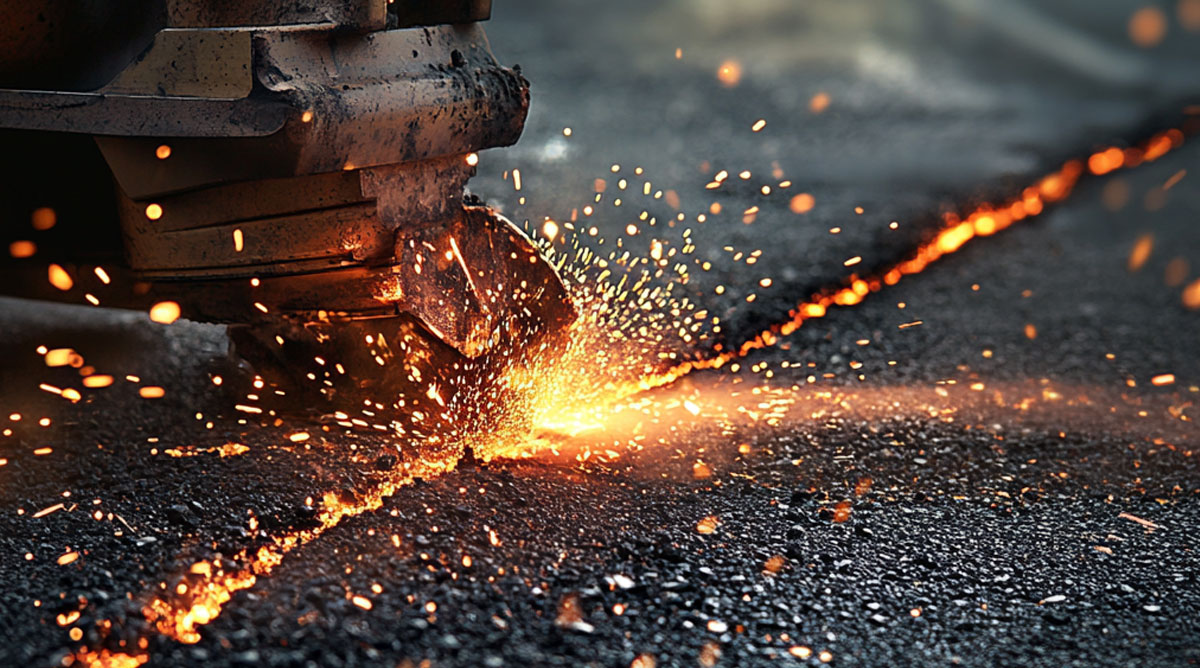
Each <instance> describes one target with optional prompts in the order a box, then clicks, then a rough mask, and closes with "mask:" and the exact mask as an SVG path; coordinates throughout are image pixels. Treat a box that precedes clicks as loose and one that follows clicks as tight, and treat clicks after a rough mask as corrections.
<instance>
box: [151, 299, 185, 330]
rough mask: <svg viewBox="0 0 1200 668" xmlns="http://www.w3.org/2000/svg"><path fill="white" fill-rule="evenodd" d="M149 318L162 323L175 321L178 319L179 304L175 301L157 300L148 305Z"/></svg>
mask: <svg viewBox="0 0 1200 668" xmlns="http://www.w3.org/2000/svg"><path fill="white" fill-rule="evenodd" d="M150 319H151V320H153V321H154V322H157V323H160V324H163V325H169V324H171V323H173V322H175V321H176V320H178V319H179V304H177V303H175V302H158V303H157V304H155V305H154V306H151V307H150Z"/></svg>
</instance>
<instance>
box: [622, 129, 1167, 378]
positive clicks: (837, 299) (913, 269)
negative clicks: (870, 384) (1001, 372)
mask: <svg viewBox="0 0 1200 668" xmlns="http://www.w3.org/2000/svg"><path fill="white" fill-rule="evenodd" d="M1182 143H1183V133H1182V132H1180V131H1179V130H1175V129H1170V130H1166V131H1164V132H1161V133H1159V134H1156V135H1154V136H1153V137H1151V138H1150V139H1149V140H1148V141H1147V142H1146V143H1145V144H1144V145H1143V148H1142V149H1129V150H1128V151H1126V152H1123V153H1122V156H1125V153H1127V152H1137V153H1140V154H1141V155H1140V160H1137V161H1133V162H1131V161H1129V160H1127V159H1124V157H1123V164H1116V165H1115V166H1113V167H1112V169H1119V168H1121V167H1132V166H1134V165H1136V164H1140V163H1141V162H1150V161H1152V160H1156V159H1158V158H1160V157H1162V156H1163V155H1165V154H1166V153H1167V152H1168V151H1170V150H1171V149H1173V148H1177V147H1178V146H1180V145H1181V144H1182ZM1111 150H1112V149H1107V150H1105V151H1101V152H1099V153H1096V154H1093V155H1092V156H1091V158H1089V160H1088V162H1089V163H1096V162H1098V161H1099V160H1100V159H1098V158H1097V156H1108V155H1109V151H1111ZM1118 150H1119V149H1118ZM1105 164H1106V166H1107V163H1105ZM1107 171H1111V170H1107ZM1083 172H1084V162H1083V161H1079V160H1071V161H1069V162H1067V163H1066V164H1064V165H1063V166H1062V167H1061V168H1060V169H1059V170H1058V171H1055V172H1053V173H1051V174H1049V175H1047V176H1045V177H1043V178H1042V179H1041V180H1039V181H1038V182H1037V183H1035V184H1034V185H1032V186H1030V187H1028V188H1025V189H1024V190H1023V191H1022V192H1021V195H1020V197H1016V198H1013V199H1012V200H1010V201H1009V202H1008V203H1007V204H1005V205H1003V206H994V205H987V204H985V205H982V206H980V207H978V208H977V209H975V210H974V211H972V212H971V213H970V214H968V215H967V216H966V218H963V219H960V218H959V217H958V216H956V215H954V214H947V215H946V217H945V222H946V227H943V228H942V230H941V231H940V232H938V233H937V235H936V236H935V237H934V238H933V239H932V240H930V241H928V242H926V243H924V244H922V245H921V246H919V247H918V248H917V250H916V251H915V252H914V253H913V254H912V255H911V256H909V258H908V259H907V260H904V261H902V262H900V263H898V264H896V265H893V266H892V267H889V268H887V269H885V270H883V271H881V272H879V273H877V274H876V275H874V276H870V277H867V278H860V277H859V276H858V275H857V274H852V275H851V276H850V278H849V279H848V283H849V285H845V286H842V287H836V288H830V289H827V290H823V291H820V292H818V293H817V294H815V295H814V296H813V297H812V298H811V300H810V301H807V302H801V303H800V304H797V305H796V307H795V308H793V309H792V310H791V311H790V312H789V314H788V315H789V318H788V319H787V320H785V321H783V322H778V323H775V324H772V325H771V326H770V327H768V328H767V329H765V330H763V331H761V332H759V333H758V334H757V335H755V336H754V337H752V338H750V339H748V340H746V341H744V342H743V343H742V344H741V345H740V346H738V347H737V348H734V349H731V350H727V351H725V352H722V353H719V354H717V355H714V356H712V357H708V358H702V359H697V360H689V361H685V362H682V363H680V364H677V365H675V366H673V367H671V368H669V369H667V370H666V371H664V372H661V373H657V374H650V375H647V376H645V377H644V378H642V379H640V380H638V381H637V382H635V383H632V384H629V385H627V386H626V387H624V388H622V391H621V392H620V393H619V394H620V396H622V397H624V396H629V395H632V394H637V393H638V392H642V391H645V390H650V389H653V388H656V387H662V386H664V385H669V384H671V383H673V382H675V381H676V380H678V379H680V378H682V377H683V376H686V375H687V374H689V373H691V372H693V371H697V370H701V369H719V368H721V367H722V366H724V365H725V364H727V363H729V362H731V361H733V360H736V359H740V358H742V357H745V356H746V355H748V354H750V353H751V352H754V351H756V350H761V349H763V348H769V347H771V346H774V345H775V344H776V343H777V342H778V340H779V338H780V337H781V336H788V335H790V334H792V333H793V332H795V331H796V330H797V329H799V328H800V327H801V325H803V324H804V323H805V322H806V321H808V320H815V319H817V318H821V317H824V315H825V314H826V313H827V311H828V309H829V307H831V306H853V305H855V304H858V303H859V302H861V301H862V300H863V298H864V297H866V296H867V295H868V294H870V293H873V292H878V291H880V290H882V289H883V288H884V287H885V286H890V285H895V284H896V283H899V282H900V279H901V278H903V277H905V276H911V275H913V274H919V273H921V272H922V271H924V270H925V268H926V267H928V266H929V265H930V264H933V263H934V262H936V261H938V260H939V259H941V258H942V257H944V256H946V255H949V254H951V253H954V252H955V251H957V250H959V249H960V248H962V247H963V246H964V245H966V244H967V243H968V242H970V241H971V240H972V239H974V238H976V237H981V236H989V235H991V234H995V233H996V232H999V231H1001V230H1004V229H1007V228H1008V227H1010V226H1011V225H1013V224H1014V223H1016V222H1019V221H1021V220H1024V219H1026V218H1032V217H1034V216H1037V215H1038V214H1040V213H1042V211H1043V210H1044V209H1045V206H1046V205H1047V204H1053V203H1055V202H1058V201H1061V200H1062V199H1064V198H1066V196H1067V195H1069V194H1070V193H1071V190H1072V189H1073V188H1074V187H1075V184H1076V183H1077V182H1078V180H1079V177H1080V176H1082V175H1083Z"/></svg>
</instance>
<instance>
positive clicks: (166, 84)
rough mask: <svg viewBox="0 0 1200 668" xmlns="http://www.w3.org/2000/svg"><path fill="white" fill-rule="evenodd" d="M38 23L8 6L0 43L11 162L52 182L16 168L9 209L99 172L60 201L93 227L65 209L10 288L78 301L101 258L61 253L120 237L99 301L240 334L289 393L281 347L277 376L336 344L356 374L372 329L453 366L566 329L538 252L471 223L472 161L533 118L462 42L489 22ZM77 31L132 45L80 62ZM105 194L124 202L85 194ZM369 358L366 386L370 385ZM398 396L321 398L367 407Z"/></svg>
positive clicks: (207, 18) (413, 5)
mask: <svg viewBox="0 0 1200 668" xmlns="http://www.w3.org/2000/svg"><path fill="white" fill-rule="evenodd" d="M32 5H36V6H37V7H38V8H40V10H41V14H31V13H30V12H28V11H26V9H27V7H26V5H25V4H23V3H16V2H15V0H0V8H4V7H8V8H11V9H13V10H14V11H16V13H15V14H12V15H13V16H16V17H17V18H18V20H17V21H16V22H15V23H11V22H10V23H8V24H4V25H0V42H3V41H4V39H3V38H5V37H9V38H11V39H10V40H9V42H8V43H7V44H8V46H7V47H6V46H2V45H0V147H2V148H6V149H7V150H8V152H9V156H10V160H9V162H10V163H12V164H20V163H21V159H22V156H26V157H28V158H29V161H30V162H29V164H45V165H46V166H47V167H46V168H44V169H35V170H29V169H27V170H25V172H26V173H22V172H21V170H19V169H15V168H14V169H12V170H9V171H11V172H12V173H11V174H9V175H7V176H11V178H10V179H7V180H6V181H7V182H6V183H4V184H0V188H2V189H5V190H7V191H8V192H6V193H3V194H5V195H12V197H6V198H5V202H3V203H2V204H0V207H4V208H6V209H8V210H9V211H10V212H13V213H15V215H12V216H11V217H12V218H13V219H14V220H28V215H29V211H30V210H32V208H33V207H36V206H51V207H54V206H56V202H55V201H53V200H54V199H55V197H56V196H57V197H63V196H66V194H67V193H65V192H61V193H58V192H56V191H54V190H53V189H52V188H47V187H45V184H46V183H47V182H48V181H50V180H51V179H52V177H51V176H50V174H51V173H53V172H54V171H56V170H57V168H56V165H58V164H62V163H63V162H69V163H71V164H79V165H87V166H88V167H87V168H86V169H83V168H80V169H77V170H75V171H77V172H78V178H77V179H75V180H74V181H73V182H72V185H73V186H74V187H76V188H78V190H79V192H80V193H81V194H84V193H86V194H87V196H89V197H92V198H93V199H94V201H95V203H96V205H95V207H93V208H92V209H91V210H86V211H83V210H80V208H79V207H75V206H72V205H62V206H60V207H59V208H60V209H61V210H62V211H63V213H64V214H65V215H64V216H63V217H62V218H61V219H60V220H59V221H58V227H57V228H56V230H55V232H54V234H55V235H57V239H59V240H60V241H63V242H64V244H63V245H59V246H52V247H50V249H49V252H46V253H45V254H40V255H39V256H38V257H37V258H34V259H33V260H32V261H31V260H21V262H24V263H26V264H25V265H21V267H20V268H23V269H28V266H27V265H28V264H29V263H30V262H33V263H34V266H38V267H42V268H44V267H45V266H46V265H45V262H46V261H47V260H52V261H57V262H60V263H61V264H62V266H63V267H64V268H65V269H66V270H67V272H68V274H69V275H72V276H74V277H76V278H77V279H78V280H79V281H80V283H83V282H84V280H85V276H84V271H83V270H84V269H85V268H86V267H88V266H90V264H89V261H90V260H91V259H92V256H93V255H94V253H93V252H92V251H94V250H95V248H94V247H91V248H84V247H78V248H74V249H72V248H71V247H70V243H69V242H70V239H71V238H72V236H73V235H80V236H86V235H82V234H81V232H82V231H84V230H91V229H94V228H101V227H102V228H105V229H114V228H117V227H118V221H119V229H120V237H121V240H122V245H123V248H124V260H123V262H122V263H121V264H122V266H116V265H113V264H109V265H108V266H107V267H106V271H107V272H109V273H111V274H112V275H114V276H117V277H120V280H119V281H114V283H115V282H123V285H120V286H117V285H109V284H108V283H105V285H104V286H92V287H93V291H92V292H89V294H93V297H95V295H97V294H98V295H100V299H103V300H106V301H103V303H105V304H109V305H133V306H144V305H145V304H148V303H151V302H152V301H155V300H160V299H168V298H169V299H174V300H176V301H178V302H179V303H180V305H181V307H182V309H183V313H184V315H185V317H191V318H195V319H200V320H208V321H217V322H226V323H233V324H236V325H239V326H238V327H235V328H234V329H235V330H236V338H238V339H239V340H240V341H241V346H242V347H243V348H244V349H246V350H247V351H253V352H250V353H248V355H249V356H250V357H253V358H257V359H258V360H259V363H260V364H261V365H263V366H264V367H272V366H274V367H277V368H278V369H283V370H285V372H286V367H287V366H288V364H287V362H286V361H285V360H284V359H283V358H280V357H279V353H280V350H276V349H272V345H274V346H275V347H276V348H280V349H282V348H283V347H282V346H281V344H280V343H279V342H280V340H283V341H286V342H288V346H287V348H288V350H289V351H290V352H289V355H291V354H299V351H301V350H306V347H307V346H309V345H310V344H311V345H318V344H322V345H323V344H325V343H328V342H331V341H332V342H338V341H341V342H342V343H343V345H340V346H335V348H337V349H338V350H339V352H340V353H341V354H345V355H346V357H347V359H351V358H356V356H357V355H359V352H352V348H353V347H354V345H357V344H356V343H352V342H359V341H360V339H361V337H360V336H359V335H360V334H361V331H360V330H362V329H363V328H364V327H366V325H364V324H363V323H367V322H369V323H371V325H370V328H375V329H379V328H383V329H384V330H387V332H384V339H385V340H391V341H392V345H393V346H394V347H407V348H410V349H412V350H423V351H425V352H423V353H419V354H417V353H414V354H417V356H418V357H421V356H425V357H430V356H432V355H433V353H432V352H429V351H434V350H436V351H440V352H439V353H438V354H439V355H442V354H447V355H450V354H451V353H452V355H451V357H453V356H458V357H457V358H456V359H457V360H458V361H455V362H450V363H449V364H450V366H455V365H458V366H462V364H465V361H469V360H471V359H472V358H481V359H482V358H485V357H487V356H488V352H489V350H490V349H491V348H493V347H494V346H496V345H497V344H498V342H501V341H504V342H506V344H513V345H515V344H519V343H521V342H522V341H527V340H532V339H535V338H537V335H538V333H539V332H540V331H542V330H543V329H548V328H551V327H557V326H561V324H562V323H564V322H568V321H569V320H571V319H572V318H573V316H574V313H573V311H572V309H571V306H570V304H569V300H568V299H567V296H566V293H565V291H564V289H563V286H562V284H561V282H560V281H559V279H558V277H557V276H556V274H555V272H554V271H553V269H552V268H550V267H549V266H548V265H547V264H546V263H545V261H544V260H542V258H541V257H540V255H539V254H538V252H537V250H536V248H535V247H534V246H533V245H532V244H531V242H530V241H529V240H528V239H527V238H525V237H524V235H522V234H521V233H520V231H519V230H517V229H516V228H515V227H513V226H512V224H511V223H509V222H508V221H505V220H503V219H502V218H498V217H495V216H493V215H492V214H491V213H490V212H488V211H487V210H486V209H484V208H482V207H478V206H465V205H464V203H463V201H462V193H463V185H464V183H465V182H466V180H467V179H468V178H469V177H470V175H471V174H472V173H473V167H471V166H470V165H469V164H468V160H467V155H468V154H470V153H472V152H474V151H478V150H481V149H484V148H488V147H493V146H502V145H507V144H511V143H513V142H515V141H516V139H517V138H518V137H519V136H520V133H521V129H522V126H523V123H524V119H525V114H526V111H527V109H528V103H529V98H528V84H527V82H525V80H524V79H523V78H522V77H521V76H520V74H519V73H518V72H516V71H514V70H510V69H507V68H504V67H502V66H501V65H499V64H498V63H497V62H496V60H495V58H494V57H493V55H492V53H491V50H490V47H489V45H488V43H487V38H486V36H485V35H484V34H483V31H482V29H481V28H480V27H479V26H478V25H477V24H476V23H475V21H479V20H483V19H485V18H487V16H488V15H489V14H490V10H491V4H490V1H489V0H458V1H455V2H445V3H427V2H418V1H417V0H396V1H395V2H389V1H388V0H316V1H313V2H303V3H301V2H283V3H279V2H268V1H267V0H247V1H246V2H241V3H232V2H224V1H222V0H165V2H164V0H132V1H129V0H127V1H125V2H119V3H117V4H107V3H96V2H92V1H91V0H80V1H79V2H74V1H72V2H66V0H41V1H40V2H36V3H32ZM17 10H20V11H17ZM39 16H40V17H41V18H40V20H39V19H38V17H39ZM135 16H136V17H137V18H136V20H133V18H132V17H135ZM22 17H23V18H22ZM122 17H125V18H128V19H129V20H128V21H125V22H122V21H120V20H118V19H120V18H122ZM85 19H86V20H85ZM89 21H91V22H92V23H91V25H97V26H104V25H108V24H109V23H113V24H114V25H120V26H121V29H119V30H117V29H114V30H113V31H112V32H111V33H102V34H103V35H104V37H105V39H103V40H95V39H87V40H85V39H84V37H85V36H86V37H92V35H88V34H87V32H88V28H87V26H88V25H89ZM34 24H36V25H34ZM414 26H422V27H414ZM39 39H41V40H52V41H55V40H62V41H66V42H72V44H71V46H70V47H69V48H67V49H64V50H63V51H62V52H58V51H55V50H53V49H46V48H43V47H42V46H40V45H35V43H36V42H37V41H38V40H39ZM78 40H83V41H82V42H81V43H79V44H74V43H73V42H74V41H78ZM84 42H86V43H84ZM98 42H104V44H103V46H101V47H98V48H95V46H94V45H95V44H96V43H98ZM21 45H24V46H21ZM9 47H11V48H9ZM71 137H75V138H74V139H72V138H71ZM85 138H86V139H85ZM80 139H83V140H84V141H82V142H81V141H79V140H80ZM47 154H53V157H52V158H47V157H46V156H47ZM100 158H102V160H103V164H104V165H106V167H107V169H100V168H97V167H96V164H98V163H99V162H100ZM110 180H111V181H110ZM106 183H108V184H109V185H108V186H107V188H108V189H109V190H110V192H111V191H115V194H113V195H109V196H103V197H101V196H96V195H95V193H97V192H99V191H101V190H103V189H104V188H105V184H106ZM54 185H56V186H59V185H60V184H59V183H55V184H54ZM114 186H115V187H114ZM67 187H68V188H70V187H71V186H67ZM47 199H49V200H50V201H46V200H47ZM10 238H12V236H11V235H10ZM17 238H19V237H17ZM38 263H40V264H38ZM95 263H96V264H99V262H98V261H97V262H95ZM41 285H42V286H43V287H44V285H45V283H44V279H43V281H42V282H41ZM16 287H17V288H19V287H20V286H19V285H18V286H16ZM10 289H11V288H10ZM79 289H80V288H78V287H70V288H68V289H66V290H65V291H63V292H62V293H57V292H56V293H53V294H55V296H57V297H59V298H60V299H71V298H72V297H74V299H78V298H79V295H78V294H77V292H78V290H79ZM29 292H30V293H33V294H41V295H44V293H42V292H39V291H37V290H30V291H29ZM73 293H75V294H73ZM377 333H379V332H377ZM285 334H286V335H287V336H285ZM288 337H292V338H288ZM306 337H307V338H306ZM397 337H398V338H397ZM413 337H423V338H424V340H425V341H426V344H423V345H418V344H417V343H416V342H415V339H414V338H413ZM308 339H311V340H308ZM305 341H308V342H307V343H305ZM360 347H361V346H360ZM293 349H294V350H293ZM266 351H269V354H267V352H266ZM448 351H449V352H448ZM307 352H311V351H306V353H305V354H307ZM287 356H288V355H284V357H285V358H286V357H287ZM493 357H495V358H496V359H499V357H500V356H496V355H493ZM368 359H369V361H370V364H371V365H374V366H370V365H368V366H364V367H362V368H361V369H359V371H361V372H362V373H364V374H366V373H368V372H370V371H374V372H375V373H376V375H378V368H377V367H378V365H377V363H376V360H375V356H370V357H369V358H368ZM448 359H449V358H448ZM476 366H478V365H476ZM281 375H287V374H286V373H283V374H281ZM280 382H281V386H282V385H284V384H290V385H291V386H293V387H295V386H296V383H286V382H285V381H284V380H281V381H280ZM387 382H392V381H385V380H383V379H380V378H358V377H356V378H355V379H354V380H353V381H352V382H350V383H349V384H346V385H344V386H339V385H338V384H337V383H334V386H335V387H334V391H333V392H332V393H333V394H338V395H340V396H350V395H354V396H355V397H356V400H357V398H359V397H361V396H363V395H362V392H363V391H364V388H369V387H370V386H373V385H380V384H381V383H382V384H386V383H387ZM401 384H402V383H401ZM328 389H329V388H328V387H326V388H324V389H323V390H322V393H323V394H326V395H328V394H330V393H331V392H328V391H325V390H328ZM392 389H396V388H392ZM389 391H390V390H389ZM396 394H397V396H400V395H403V394H404V392H401V391H399V390H397V392H396Z"/></svg>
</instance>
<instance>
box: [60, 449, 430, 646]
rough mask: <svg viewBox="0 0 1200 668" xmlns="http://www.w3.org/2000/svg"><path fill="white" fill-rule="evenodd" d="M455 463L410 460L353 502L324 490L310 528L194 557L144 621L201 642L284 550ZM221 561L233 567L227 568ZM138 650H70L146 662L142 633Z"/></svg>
mask: <svg viewBox="0 0 1200 668" xmlns="http://www.w3.org/2000/svg"><path fill="white" fill-rule="evenodd" d="M451 468H453V463H452V462H431V463H420V464H416V465H410V466H407V467H404V468H403V469H401V470H399V471H396V472H394V473H392V474H391V475H390V476H388V478H387V479H385V480H384V481H383V482H381V483H380V484H379V485H377V486H376V487H374V488H372V489H371V490H369V491H368V492H366V493H365V494H363V495H362V496H360V497H359V498H357V499H354V500H353V501H349V502H346V501H342V500H340V499H339V498H338V497H337V495H335V494H326V495H325V498H324V499H323V500H322V502H323V503H322V510H321V512H320V513H319V514H318V516H317V521H318V523H317V525H316V526H315V527H312V528H310V529H301V530H296V531H291V532H288V533H285V534H283V535H280V536H276V537H274V538H273V539H272V542H271V544H269V545H266V546H263V547H260V548H259V549H258V550H256V551H249V550H244V551H242V552H241V553H239V554H238V555H237V556H236V557H234V558H232V559H226V560H217V559H214V560H210V561H198V562H196V563H195V564H193V565H192V567H191V568H190V569H189V570H188V576H187V582H188V583H189V586H188V587H187V589H186V590H184V591H179V590H176V592H175V593H176V595H175V596H171V594H170V593H163V594H160V595H157V596H155V597H154V598H153V599H151V600H150V601H149V602H148V603H147V604H146V606H145V608H144V609H143V614H144V615H145V617H146V621H148V622H150V623H151V624H153V625H154V628H155V629H157V630H158V632H159V633H162V634H163V635H166V636H168V637H171V638H174V639H175V640H177V641H179V642H182V643H185V644H193V643H197V642H199V641H200V632H199V627H201V626H203V625H205V624H208V623H209V622H211V621H213V620H215V619H216V618H217V617H218V616H220V614H221V611H222V608H223V607H224V606H225V604H226V603H228V602H229V600H230V599H231V598H232V597H233V595H234V594H235V593H237V592H239V591H241V590H243V589H248V588H250V587H252V586H254V584H255V582H256V581H257V576H259V575H267V574H269V573H270V572H271V571H272V570H274V569H275V567H276V566H278V565H279V564H280V563H282V561H283V558H284V555H286V554H287V553H288V552H290V551H291V550H292V549H294V548H297V547H300V546H302V545H305V544H306V543H309V542H311V541H313V540H315V539H316V538H318V537H320V536H321V535H322V534H323V533H325V532H326V531H327V530H329V529H331V528H333V527H335V526H337V525H338V523H339V522H341V521H342V520H343V519H347V518H349V517H354V516H356V515H361V514H363V513H366V512H370V511H372V510H376V509H377V508H379V507H380V506H382V505H383V502H384V500H385V499H387V498H388V497H390V496H392V495H393V494H395V493H396V490H398V489H399V488H401V487H403V486H404V485H407V484H409V483H410V482H412V480H413V479H414V478H415V477H432V476H437V475H439V474H441V473H444V472H445V471H447V470H449V469H451ZM224 564H229V565H230V566H232V568H230V569H226V567H225V565H224ZM141 640H142V641H143V643H142V644H141V646H140V647H139V649H140V650H142V651H140V652H133V653H128V654H127V653H121V652H110V651H109V650H107V649H101V650H87V649H81V650H80V651H79V652H78V653H77V654H75V655H73V657H72V663H79V664H81V665H83V666H87V667H88V668H134V667H136V666H139V665H141V664H143V663H145V662H146V661H147V660H148V659H149V656H148V655H147V654H146V653H145V652H144V650H145V644H144V641H145V638H144V637H143V638H142V639H141Z"/></svg>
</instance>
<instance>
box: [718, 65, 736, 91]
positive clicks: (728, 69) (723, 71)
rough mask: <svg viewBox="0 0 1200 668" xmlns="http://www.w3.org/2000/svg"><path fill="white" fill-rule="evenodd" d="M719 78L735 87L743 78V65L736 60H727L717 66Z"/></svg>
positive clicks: (724, 83)
mask: <svg viewBox="0 0 1200 668" xmlns="http://www.w3.org/2000/svg"><path fill="white" fill-rule="evenodd" d="M717 80H718V81H720V82H721V83H722V84H723V85H725V86H727V87H730V88H732V87H734V86H736V85H738V82H740V81H741V80H742V65H741V63H739V62H737V61H736V60H727V61H725V62H723V63H721V66H720V67H718V68H717Z"/></svg>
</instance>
